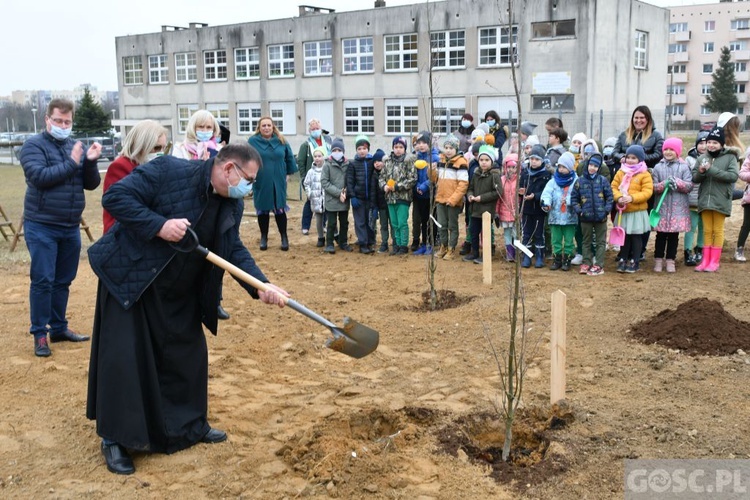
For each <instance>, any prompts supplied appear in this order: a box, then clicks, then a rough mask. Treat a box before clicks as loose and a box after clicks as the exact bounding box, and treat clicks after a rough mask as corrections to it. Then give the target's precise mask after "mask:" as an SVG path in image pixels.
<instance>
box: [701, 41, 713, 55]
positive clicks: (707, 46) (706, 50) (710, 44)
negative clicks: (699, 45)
mask: <svg viewBox="0 0 750 500" xmlns="http://www.w3.org/2000/svg"><path fill="white" fill-rule="evenodd" d="M713 51H714V42H705V43H704V44H703V53H704V54H710V53H711V52H713Z"/></svg>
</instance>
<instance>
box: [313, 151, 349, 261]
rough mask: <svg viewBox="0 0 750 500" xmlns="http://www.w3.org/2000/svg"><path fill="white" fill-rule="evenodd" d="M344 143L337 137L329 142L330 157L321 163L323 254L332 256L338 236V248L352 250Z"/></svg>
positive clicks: (347, 165) (347, 166)
mask: <svg viewBox="0 0 750 500" xmlns="http://www.w3.org/2000/svg"><path fill="white" fill-rule="evenodd" d="M344 151H345V147H344V141H343V140H342V139H341V138H340V137H337V138H336V139H334V140H333V141H332V142H331V155H330V156H329V157H328V159H327V160H326V161H325V163H323V172H322V173H321V174H320V184H321V186H322V187H323V191H324V192H325V210H326V245H325V248H323V251H324V252H325V253H330V254H334V253H336V249H335V248H334V246H333V244H334V239H336V234H338V244H339V248H340V249H341V250H343V251H345V252H351V251H352V250H353V249H352V247H351V246H350V245H349V242H348V240H349V197H348V194H347V191H346V171H347V170H348V169H349V160H347V159H346V158H345V156H344Z"/></svg>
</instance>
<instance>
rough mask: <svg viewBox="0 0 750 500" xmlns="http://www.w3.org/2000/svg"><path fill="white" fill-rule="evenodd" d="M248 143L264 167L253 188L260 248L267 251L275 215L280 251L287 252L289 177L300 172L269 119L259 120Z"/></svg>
mask: <svg viewBox="0 0 750 500" xmlns="http://www.w3.org/2000/svg"><path fill="white" fill-rule="evenodd" d="M247 142H248V143H250V145H251V146H252V147H254V148H255V149H257V150H258V153H260V157H261V158H262V159H263V166H262V168H261V169H260V170H258V175H257V177H256V178H255V184H254V185H253V203H254V205H255V212H256V213H257V214H258V227H259V228H260V249H261V250H266V249H268V223H269V221H270V217H271V213H273V215H274V218H275V219H276V226H277V227H278V228H279V234H280V235H281V249H282V250H284V251H287V250H289V238H288V237H287V234H286V226H287V218H286V212H287V210H289V207H288V206H287V204H286V187H287V182H289V176H290V175H292V174H293V173H295V172H297V163H296V162H295V161H294V153H292V148H291V146H290V145H289V143H288V142H287V141H286V139H284V136H283V135H282V134H281V132H279V129H277V128H276V125H274V124H273V120H272V119H271V117H270V116H264V117H263V118H261V119H260V121H259V122H258V128H257V129H256V130H255V134H254V135H252V136H250V139H248V140H247Z"/></svg>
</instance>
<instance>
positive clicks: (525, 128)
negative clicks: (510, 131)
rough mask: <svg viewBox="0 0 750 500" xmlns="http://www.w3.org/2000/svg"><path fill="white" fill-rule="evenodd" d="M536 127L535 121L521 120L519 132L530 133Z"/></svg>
mask: <svg viewBox="0 0 750 500" xmlns="http://www.w3.org/2000/svg"><path fill="white" fill-rule="evenodd" d="M535 128H536V123H531V122H521V129H520V130H521V133H522V134H523V135H531V134H533V133H534V129H535Z"/></svg>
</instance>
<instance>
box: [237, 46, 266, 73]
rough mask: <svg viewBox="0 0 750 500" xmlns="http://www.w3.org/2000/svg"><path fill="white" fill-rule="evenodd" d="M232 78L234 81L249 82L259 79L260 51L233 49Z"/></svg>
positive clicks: (251, 48)
mask: <svg viewBox="0 0 750 500" xmlns="http://www.w3.org/2000/svg"><path fill="white" fill-rule="evenodd" d="M234 78H235V80H249V79H251V78H260V49H259V48H258V47H250V48H247V49H234Z"/></svg>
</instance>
